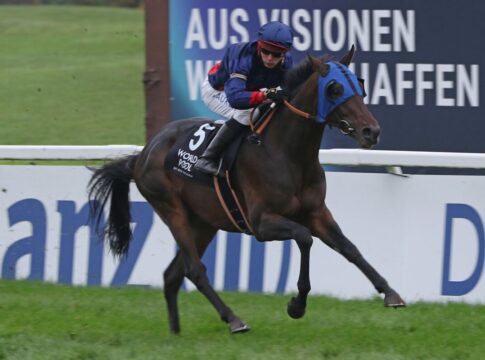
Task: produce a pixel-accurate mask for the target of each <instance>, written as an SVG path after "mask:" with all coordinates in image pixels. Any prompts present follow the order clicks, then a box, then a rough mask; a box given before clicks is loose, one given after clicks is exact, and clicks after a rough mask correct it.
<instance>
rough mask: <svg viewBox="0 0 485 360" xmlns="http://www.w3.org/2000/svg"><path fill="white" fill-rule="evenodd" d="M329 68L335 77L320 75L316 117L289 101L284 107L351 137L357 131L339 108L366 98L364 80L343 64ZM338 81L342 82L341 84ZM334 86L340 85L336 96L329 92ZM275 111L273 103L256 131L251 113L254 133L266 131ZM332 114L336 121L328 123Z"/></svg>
mask: <svg viewBox="0 0 485 360" xmlns="http://www.w3.org/2000/svg"><path fill="white" fill-rule="evenodd" d="M328 66H330V69H331V70H330V74H333V75H331V77H330V78H327V79H325V78H326V77H327V76H328V75H329V72H328V71H327V72H325V74H323V73H321V74H320V77H319V80H318V105H317V114H316V115H312V114H309V113H307V112H305V111H303V110H300V109H298V108H297V107H295V106H294V105H292V104H291V103H290V102H289V101H288V100H285V101H284V105H285V106H286V107H287V108H288V109H289V110H290V111H291V112H292V113H293V114H295V115H297V116H299V117H302V118H304V119H308V120H312V121H315V122H317V123H320V124H323V126H324V127H325V126H327V125H328V126H329V127H330V128H331V127H332V125H333V126H337V127H338V128H339V129H340V131H341V132H342V133H343V134H344V135H351V134H352V133H353V132H355V131H356V130H355V128H354V127H352V125H351V124H350V122H349V121H347V120H346V119H345V116H344V114H343V113H342V111H341V110H340V108H339V107H340V105H342V104H343V103H344V102H346V101H348V100H349V99H350V98H352V97H354V96H362V97H365V96H366V94H365V90H364V86H363V85H364V80H363V79H361V78H357V77H356V76H355V75H354V74H353V73H349V70H348V69H347V68H346V67H345V66H344V65H343V64H341V63H338V62H331V63H328ZM338 81H340V83H339V82H338ZM344 82H347V86H343V85H342V84H343V83H344ZM357 83H358V84H357ZM334 85H335V86H336V85H340V88H338V89H337V93H336V94H335V93H333V94H331V93H330V92H329V90H331V86H334ZM322 99H324V101H325V102H323V103H321V102H320V101H323V100H322ZM275 109H276V104H275V103H272V104H271V106H270V108H269V109H268V111H267V112H266V113H265V115H266V114H268V116H267V117H266V118H265V119H264V120H263V122H262V124H261V125H260V126H259V127H258V128H257V129H255V126H254V124H253V121H252V115H253V113H251V121H250V124H251V129H252V131H253V132H255V133H256V134H261V133H262V132H263V130H264V129H265V127H266V125H267V124H268V123H269V122H270V121H271V119H272V117H273V115H274V113H275ZM332 113H335V115H336V116H335V117H336V119H335V120H334V121H328V120H327V118H328V117H329V116H330V114H332ZM263 116H264V115H263Z"/></svg>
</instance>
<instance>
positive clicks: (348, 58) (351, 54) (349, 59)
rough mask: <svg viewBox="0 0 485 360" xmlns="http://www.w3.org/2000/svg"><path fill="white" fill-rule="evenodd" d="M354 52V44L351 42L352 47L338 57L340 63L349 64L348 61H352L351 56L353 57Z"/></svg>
mask: <svg viewBox="0 0 485 360" xmlns="http://www.w3.org/2000/svg"><path fill="white" fill-rule="evenodd" d="M354 52H355V46H354V44H352V47H351V48H350V50H349V52H348V53H347V54H345V55H344V56H343V58H342V59H340V61H339V62H340V63H341V64H344V65H345V66H349V65H350V62H351V61H352V58H353V57H354Z"/></svg>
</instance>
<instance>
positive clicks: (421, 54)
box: [170, 0, 485, 152]
mask: <svg viewBox="0 0 485 360" xmlns="http://www.w3.org/2000/svg"><path fill="white" fill-rule="evenodd" d="M483 14H485V3H483V2H481V1H478V0H464V1H459V2H458V1H437V0H433V1H420V0H399V1H396V0H394V1H385V2H384V1H382V0H380V1H379V0H368V1H359V0H346V1H310V0H300V1H298V2H295V1H290V0H278V1H274V0H267V1H265V2H264V3H262V2H248V1H241V0H232V1H219V0H206V1H203V2H202V1H196V0H177V1H170V66H171V84H172V85H171V86H172V88H171V93H172V117H173V119H181V118H187V117H193V116H209V117H212V118H217V115H215V114H214V113H211V112H210V111H209V110H207V109H206V107H205V105H204V103H203V102H202V100H201V98H200V86H201V84H202V81H203V80H204V78H205V76H206V74H207V71H208V69H209V68H210V67H211V66H212V65H213V64H214V63H215V62H217V61H218V60H220V59H221V57H222V55H223V53H224V50H225V48H226V46H227V45H229V44H230V43H234V42H240V41H251V40H254V39H255V37H256V34H257V31H258V29H259V27H260V26H261V25H262V24H264V23H266V22H267V21H271V20H279V21H282V22H285V23H287V24H289V25H290V26H291V27H292V28H293V30H294V32H295V38H294V49H293V50H292V53H293V56H294V59H295V62H298V61H300V60H301V59H302V58H303V57H304V56H305V54H306V53H307V52H308V53H310V54H312V55H317V56H320V55H323V54H326V53H328V54H331V55H333V56H334V57H335V58H336V59H339V58H340V56H342V55H343V54H345V52H346V51H347V50H348V49H349V48H350V47H351V45H352V44H355V46H356V48H357V52H356V55H355V57H354V63H353V67H352V68H353V70H354V71H355V73H356V74H358V75H359V76H361V77H363V78H364V79H365V80H366V90H367V93H368V96H367V97H366V99H365V101H366V102H367V103H368V105H369V108H370V110H371V111H372V112H373V114H374V115H375V116H376V118H377V119H378V121H379V122H380V124H381V128H382V136H381V141H380V143H379V145H378V146H377V147H376V148H377V149H386V150H419V151H457V152H485V141H483V138H484V135H483V134H485V118H484V111H483V103H484V101H485V99H484V94H483V91H482V87H483V84H484V80H483V74H482V71H481V69H480V68H482V69H483V67H484V66H485V42H484V40H483V35H484V34H485V22H484V21H483V19H482V17H483ZM322 147H323V148H333V147H355V144H354V142H353V141H352V140H351V139H348V138H346V137H344V136H342V135H341V134H340V132H339V131H338V130H329V129H327V130H326V131H325V136H324V140H323V142H322Z"/></svg>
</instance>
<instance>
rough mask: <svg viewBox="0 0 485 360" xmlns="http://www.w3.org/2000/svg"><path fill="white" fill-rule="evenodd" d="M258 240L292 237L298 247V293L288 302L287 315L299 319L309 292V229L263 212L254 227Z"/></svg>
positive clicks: (310, 237)
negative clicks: (299, 257) (299, 258)
mask: <svg viewBox="0 0 485 360" xmlns="http://www.w3.org/2000/svg"><path fill="white" fill-rule="evenodd" d="M255 235H256V238H257V239H258V240H259V241H271V240H289V239H294V240H295V241H296V243H297V245H298V248H299V249H300V254H301V261H300V275H299V277H298V295H297V296H296V297H293V298H292V299H291V300H290V301H289V303H288V309H287V311H288V315H290V316H291V317H292V318H294V319H299V318H301V317H302V316H303V315H305V308H306V301H307V296H308V293H309V292H310V289H311V286H310V249H311V246H312V243H313V238H312V235H311V233H310V230H309V229H308V228H306V227H304V226H302V225H300V224H298V223H296V222H294V221H292V220H289V219H287V218H285V217H283V216H280V215H276V214H264V215H262V216H261V220H260V222H259V225H258V226H257V228H256V229H255Z"/></svg>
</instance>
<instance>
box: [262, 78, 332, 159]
mask: <svg viewBox="0 0 485 360" xmlns="http://www.w3.org/2000/svg"><path fill="white" fill-rule="evenodd" d="M317 80H318V74H314V75H312V76H311V77H310V78H309V79H308V80H307V81H306V82H305V83H304V84H303V85H302V86H301V90H300V91H299V92H298V93H297V95H296V96H295V97H294V98H293V99H292V101H291V104H292V105H293V106H294V107H296V108H297V109H299V110H301V111H304V112H306V113H309V114H311V115H314V114H315V112H316V107H317V96H318V85H317V83H318V81H317ZM276 116H277V118H276V119H275V120H276V121H274V124H273V127H274V128H273V129H272V131H271V132H272V138H273V139H274V142H275V143H276V144H277V146H278V147H281V149H280V151H281V152H283V153H285V154H287V156H288V158H290V159H294V160H296V161H298V162H300V163H301V164H304V163H306V162H312V161H314V159H315V157H317V158H318V150H319V149H320V142H321V139H322V135H323V125H321V124H317V123H315V122H314V121H313V120H310V119H306V118H304V117H302V116H300V115H297V114H295V113H293V112H291V111H290V110H289V109H288V108H283V109H281V110H280V111H279V113H278V114H276Z"/></svg>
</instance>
